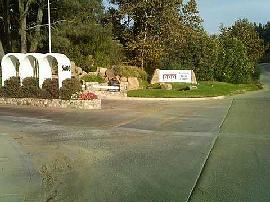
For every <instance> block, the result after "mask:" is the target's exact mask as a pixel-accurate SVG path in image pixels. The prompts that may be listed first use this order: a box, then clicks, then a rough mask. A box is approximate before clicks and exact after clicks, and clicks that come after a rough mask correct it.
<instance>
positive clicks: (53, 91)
mask: <svg viewBox="0 0 270 202" xmlns="http://www.w3.org/2000/svg"><path fill="white" fill-rule="evenodd" d="M41 97H42V98H47V99H58V98H59V85H58V79H55V78H54V79H46V80H45V81H44V82H43V84H42V91H41Z"/></svg>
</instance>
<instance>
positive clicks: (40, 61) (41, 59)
mask: <svg viewBox="0 0 270 202" xmlns="http://www.w3.org/2000/svg"><path fill="white" fill-rule="evenodd" d="M54 59H55V60H56V61H57V69H58V81H59V88H60V87H62V82H63V81H64V80H65V79H67V78H71V68H70V67H71V63H70V60H69V58H68V57H67V56H65V55H63V54H60V53H49V54H41V53H28V54H23V53H9V54H7V55H5V56H4V57H3V59H2V62H1V66H2V85H4V82H5V81H6V80H7V79H9V78H10V77H12V76H17V71H16V67H17V62H18V63H19V74H18V75H19V76H20V78H21V81H22V80H23V79H25V78H26V77H38V78H39V86H40V87H42V84H43V82H44V80H45V79H51V78H52V65H53V64H52V63H53V60H54Z"/></svg>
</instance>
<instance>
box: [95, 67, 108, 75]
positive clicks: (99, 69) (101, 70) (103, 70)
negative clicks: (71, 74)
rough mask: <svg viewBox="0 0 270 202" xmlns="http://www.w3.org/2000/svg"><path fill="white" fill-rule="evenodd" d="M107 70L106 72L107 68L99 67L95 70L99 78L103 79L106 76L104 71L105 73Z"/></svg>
mask: <svg viewBox="0 0 270 202" xmlns="http://www.w3.org/2000/svg"><path fill="white" fill-rule="evenodd" d="M107 70H108V69H107V68H102V67H99V68H98V69H97V72H98V74H99V75H100V76H103V77H105V76H106V71H107Z"/></svg>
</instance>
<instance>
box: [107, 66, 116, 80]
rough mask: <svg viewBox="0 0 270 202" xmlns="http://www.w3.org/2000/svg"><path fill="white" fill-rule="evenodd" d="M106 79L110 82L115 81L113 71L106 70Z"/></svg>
mask: <svg viewBox="0 0 270 202" xmlns="http://www.w3.org/2000/svg"><path fill="white" fill-rule="evenodd" d="M105 75H106V77H107V78H108V80H109V81H110V80H112V79H116V77H115V74H114V71H113V70H112V69H107V71H106V73H105Z"/></svg>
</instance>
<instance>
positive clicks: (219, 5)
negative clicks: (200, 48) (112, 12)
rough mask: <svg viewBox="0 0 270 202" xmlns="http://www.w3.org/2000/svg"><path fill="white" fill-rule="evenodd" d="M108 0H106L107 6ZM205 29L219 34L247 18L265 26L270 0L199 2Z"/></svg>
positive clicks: (201, 0)
mask: <svg viewBox="0 0 270 202" xmlns="http://www.w3.org/2000/svg"><path fill="white" fill-rule="evenodd" d="M107 1H108V0H104V4H105V6H106V5H108V3H106V2H107ZM197 1H198V4H199V11H200V16H201V17H202V18H203V20H204V23H203V25H204V27H205V29H206V30H207V31H208V32H209V33H210V34H214V33H218V30H219V26H220V25H221V24H224V26H231V25H232V24H233V23H234V22H235V21H236V20H237V19H240V18H247V19H249V20H250V21H252V22H258V23H259V22H260V23H263V24H265V23H266V22H267V21H270V0H197Z"/></svg>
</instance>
